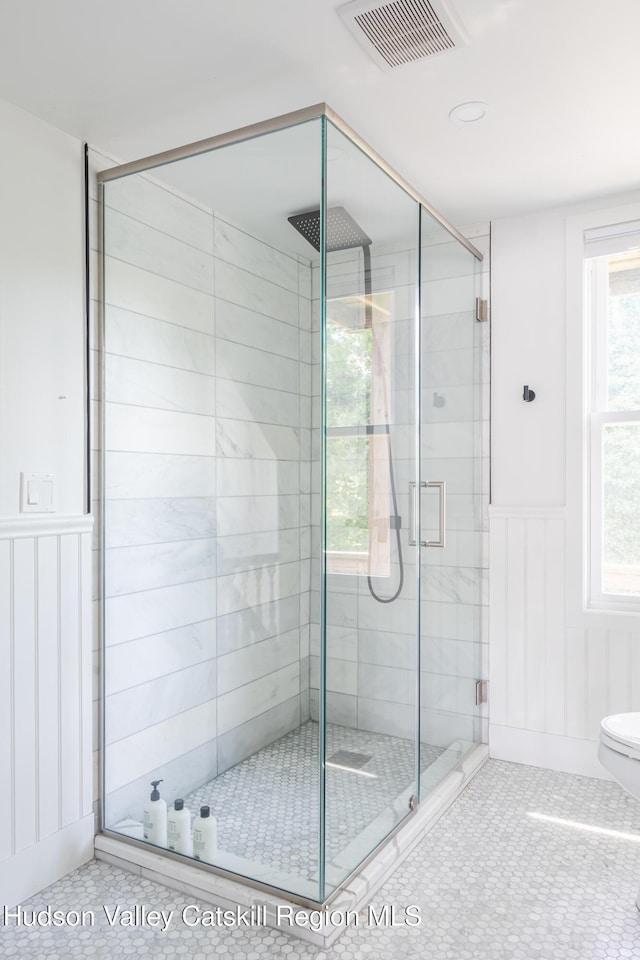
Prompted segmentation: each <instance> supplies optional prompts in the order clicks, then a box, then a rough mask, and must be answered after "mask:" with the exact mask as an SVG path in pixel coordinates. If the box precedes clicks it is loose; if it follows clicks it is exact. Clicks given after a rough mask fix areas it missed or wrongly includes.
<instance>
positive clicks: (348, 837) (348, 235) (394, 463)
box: [312, 123, 419, 896]
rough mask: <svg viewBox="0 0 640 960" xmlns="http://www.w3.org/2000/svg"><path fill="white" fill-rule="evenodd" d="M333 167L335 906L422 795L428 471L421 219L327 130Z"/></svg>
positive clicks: (322, 692) (327, 800) (327, 623)
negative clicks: (420, 675)
mask: <svg viewBox="0 0 640 960" xmlns="http://www.w3.org/2000/svg"><path fill="white" fill-rule="evenodd" d="M327 161H328V162H327V170H326V174H327V175H326V184H327V197H326V229H325V234H326V235H325V246H326V254H325V264H326V269H325V276H324V277H318V281H319V282H318V287H317V290H318V292H320V285H321V283H322V282H323V283H324V292H325V300H324V305H325V311H324V316H322V322H323V326H324V340H323V344H324V349H323V356H322V375H319V377H318V379H319V381H320V382H321V383H322V384H323V389H324V419H323V428H324V430H323V437H322V442H323V447H324V453H325V456H324V460H325V464H326V479H325V490H324V498H323V504H322V511H321V523H322V521H324V522H323V539H324V550H323V556H324V563H325V569H324V596H323V601H324V602H323V605H322V611H321V616H322V619H323V621H324V624H323V626H324V630H319V631H318V634H317V636H318V639H319V648H320V649H319V652H320V658H319V659H320V670H319V672H318V681H319V701H320V706H321V710H320V714H319V716H320V722H321V724H324V738H325V750H324V756H325V764H324V794H323V799H324V809H323V817H324V819H323V823H324V831H323V832H324V838H325V842H324V849H325V883H324V893H325V896H327V895H328V894H329V893H330V892H331V891H332V890H334V889H335V888H336V887H337V886H339V885H340V884H341V883H342V882H343V881H344V880H345V878H346V877H347V876H348V875H349V874H350V873H351V872H352V871H353V870H354V869H355V868H356V867H357V866H358V864H359V863H361V862H362V861H363V860H364V859H365V858H366V857H367V856H368V855H369V854H370V852H371V851H372V850H373V849H374V848H375V847H376V846H377V845H378V844H379V843H380V842H381V841H383V840H384V839H385V837H386V836H388V834H389V833H390V832H391V831H392V830H393V829H394V828H395V827H396V826H397V825H398V823H400V821H401V820H402V819H404V817H406V816H407V815H408V814H409V812H410V810H411V807H412V802H411V801H412V797H414V795H416V794H417V793H418V790H417V782H416V770H417V739H418V738H417V709H418V706H417V704H418V701H417V680H416V678H417V652H418V643H417V620H418V617H417V598H418V590H417V577H418V563H417V560H418V557H417V546H416V543H415V536H414V535H412V532H411V530H410V526H412V517H414V516H415V514H414V505H415V498H414V497H413V496H411V497H410V490H412V491H415V485H416V483H417V473H418V469H417V468H418V464H417V399H418V398H417V332H418V329H417V301H418V296H417V295H418V284H417V281H418V253H419V233H418V228H419V206H418V204H417V203H416V202H415V200H413V199H412V198H411V197H410V196H409V195H408V194H407V193H406V192H405V191H404V190H403V189H402V188H401V187H400V186H399V185H398V184H397V183H396V182H395V181H394V180H393V179H392V178H390V177H389V176H388V175H387V174H386V173H384V172H383V171H382V170H381V169H380V168H379V167H378V166H377V165H376V164H374V163H373V161H372V160H371V159H370V158H369V157H367V156H366V154H364V153H363V152H362V151H361V150H359V149H358V148H357V147H356V146H355V145H354V144H353V143H352V142H351V141H350V140H348V138H347V137H345V136H344V135H343V134H342V133H341V132H340V131H339V130H337V129H336V128H334V127H333V126H332V125H331V124H330V123H328V124H327ZM411 485H413V486H411ZM313 686H314V684H313V683H312V696H313ZM312 703H313V700H312ZM322 708H324V709H322Z"/></svg>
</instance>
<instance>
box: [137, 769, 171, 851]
mask: <svg viewBox="0 0 640 960" xmlns="http://www.w3.org/2000/svg"><path fill="white" fill-rule="evenodd" d="M159 783H162V780H152V781H151V786H152V787H153V790H152V791H151V796H150V798H149V799H148V800H147V802H146V803H145V806H144V832H143V836H144V839H145V840H148V841H149V843H154V844H155V845H156V847H166V845H167V804H166V802H165V801H164V800H162V799H161V797H160V792H159V790H158V784H159Z"/></svg>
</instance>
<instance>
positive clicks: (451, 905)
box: [0, 761, 640, 960]
mask: <svg viewBox="0 0 640 960" xmlns="http://www.w3.org/2000/svg"><path fill="white" fill-rule="evenodd" d="M639 885H640V804H639V803H638V802H637V801H635V800H634V799H633V798H631V797H629V796H627V795H626V794H624V793H623V791H622V789H621V788H620V787H619V786H618V785H617V784H614V783H608V782H604V781H598V780H591V779H587V778H584V777H577V776H571V775H568V774H562V773H556V772H553V771H548V770H540V769H537V768H534V767H525V766H521V765H518V764H509V763H501V762H498V761H490V762H489V763H488V764H487V765H486V766H485V767H484V768H483V769H482V770H481V771H480V772H479V774H478V775H477V776H476V777H475V779H474V780H473V781H472V782H471V784H470V785H469V786H468V787H467V789H466V790H465V791H464V793H463V794H462V796H461V797H460V798H459V799H458V800H457V801H456V803H455V804H454V805H453V807H452V808H451V809H450V810H449V811H448V812H447V813H446V814H445V815H444V816H443V817H442V819H441V820H440V821H439V822H438V823H437V824H436V825H435V827H434V828H433V829H432V830H431V832H430V833H428V834H427V836H426V837H425V838H424V839H423V840H422V841H421V843H420V844H419V845H418V846H417V847H416V848H415V850H414V851H413V852H412V853H411V854H410V856H409V857H408V858H407V860H405V862H404V863H403V864H402V865H401V866H400V867H399V868H398V870H397V871H396V873H395V874H394V876H393V877H392V878H391V879H390V880H389V881H388V882H387V883H386V884H385V885H384V887H383V888H382V889H381V890H380V891H379V892H378V894H377V895H376V897H375V901H374V903H375V906H376V908H377V909H378V910H380V909H381V908H382V907H383V906H384V905H385V904H388V905H389V906H390V907H391V906H395V907H396V918H397V919H398V918H399V920H398V922H400V924H401V925H399V926H395V927H389V926H378V927H376V926H373V925H370V924H368V923H367V922H366V918H365V917H364V916H363V918H362V922H361V923H359V924H358V925H357V926H352V927H350V928H349V929H347V931H346V932H345V933H344V935H343V936H342V937H341V939H340V940H339V941H338V942H337V943H336V944H335V946H334V947H332V948H331V949H330V950H327V951H324V950H321V949H319V948H314V947H310V946H309V945H307V944H305V943H303V942H301V941H299V940H296V939H293V938H291V937H289V936H288V935H286V934H284V933H279V932H274V931H273V930H270V929H268V928H255V929H251V928H248V929H247V928H244V927H229V928H205V927H202V926H197V927H189V926H187V925H186V924H185V923H184V922H183V921H182V919H181V912H182V910H183V908H184V906H185V905H186V904H187V903H189V902H192V901H190V900H189V898H188V897H185V896H183V895H182V894H177V893H176V892H175V891H172V890H168V889H167V888H165V887H162V886H159V885H158V884H155V883H152V882H150V881H147V880H144V879H141V878H140V877H139V876H136V875H134V874H129V873H124V872H123V871H121V870H119V869H116V868H114V867H111V866H109V865H107V864H105V863H99V862H93V863H90V864H88V865H87V866H85V867H82V868H81V869H79V870H76V871H75V872H74V873H72V874H70V875H69V876H68V877H65V878H64V879H63V880H61V881H59V882H58V883H55V884H53V885H52V886H51V887H49V888H48V889H46V890H44V891H42V893H40V894H38V895H37V896H36V897H33V898H32V899H31V900H29V901H28V902H25V903H23V904H22V905H21V906H22V909H23V911H24V912H25V915H26V916H27V917H28V916H29V915H30V914H31V912H32V911H34V910H42V909H44V908H46V907H47V906H50V907H51V909H52V910H61V911H63V912H65V911H87V912H89V914H88V916H90V914H91V913H93V915H94V916H95V922H94V923H93V925H88V924H87V925H86V926H80V925H79V926H75V927H74V926H69V925H66V926H61V927H48V926H40V927H27V926H16V925H15V921H12V920H10V921H9V924H8V925H6V926H3V927H0V956H2V957H3V958H5V957H6V958H9V957H11V958H20V960H36V958H37V960H67V958H72V957H80V958H82V957H87V958H89V957H91V958H96V960H111V958H121V957H132V958H136V957H145V958H147V957H148V958H152V957H156V958H159V960H178V958H180V957H185V958H193V960H205V958H209V957H213V958H215V957H220V958H226V957H228V958H229V960H231V958H233V957H238V958H243V960H267V958H271V957H274V958H275V957H278V958H287V960H298V958H303V957H314V958H317V960H324V958H327V960H329V958H331V960H378V958H380V960H383V958H384V960H389V958H391V960H396V958H397V960H404V958H409V957H411V958H417V960H626V958H630V960H636V958H637V960H640V914H639V913H638V910H637V908H636V906H635V897H636V894H637V892H638V886H639ZM136 905H138V906H139V907H145V908H146V909H147V910H155V911H158V914H159V912H160V911H162V910H164V911H165V912H166V911H174V913H173V915H172V919H171V920H170V921H169V924H168V926H167V927H166V929H165V930H164V931H163V930H162V929H161V924H162V921H161V920H160V923H159V925H158V926H155V927H154V926H151V925H149V924H148V923H147V924H144V925H143V924H142V923H140V922H139V923H138V925H136V926H124V925H120V924H119V923H115V924H114V926H113V927H110V926H109V924H108V921H107V916H106V912H105V907H106V910H107V911H108V912H109V914H110V915H111V916H113V911H114V909H115V908H116V907H117V906H119V907H120V908H121V915H122V911H126V910H132V909H133V908H134V907H135V906H136ZM198 906H199V908H200V909H202V910H205V909H207V905H206V904H199V905H198ZM410 906H412V907H416V908H418V909H416V910H412V911H411V912H410V915H411V916H415V915H416V914H417V913H418V912H419V915H420V920H421V922H420V924H419V925H417V926H409V925H404V924H402V918H403V916H404V911H405V909H406V908H407V907H410Z"/></svg>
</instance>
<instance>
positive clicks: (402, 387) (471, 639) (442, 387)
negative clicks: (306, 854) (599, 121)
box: [311, 231, 489, 746]
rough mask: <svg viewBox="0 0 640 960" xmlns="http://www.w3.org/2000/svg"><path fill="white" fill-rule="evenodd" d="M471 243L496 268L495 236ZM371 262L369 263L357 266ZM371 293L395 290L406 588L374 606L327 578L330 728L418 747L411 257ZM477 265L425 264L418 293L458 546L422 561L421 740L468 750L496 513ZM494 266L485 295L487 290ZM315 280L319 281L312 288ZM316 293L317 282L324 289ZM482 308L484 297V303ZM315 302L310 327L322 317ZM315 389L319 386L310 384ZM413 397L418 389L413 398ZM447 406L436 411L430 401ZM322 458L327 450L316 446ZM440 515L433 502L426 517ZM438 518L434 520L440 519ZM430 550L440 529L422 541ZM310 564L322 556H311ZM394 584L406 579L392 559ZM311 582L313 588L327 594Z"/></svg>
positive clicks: (343, 263)
mask: <svg viewBox="0 0 640 960" xmlns="http://www.w3.org/2000/svg"><path fill="white" fill-rule="evenodd" d="M473 242H474V243H475V244H476V246H478V247H479V248H480V249H481V250H482V252H483V253H484V254H485V257H488V253H489V243H488V236H487V235H486V234H485V233H484V232H482V233H478V232H477V231H476V235H475V236H474V239H473ZM360 259H361V258H360ZM335 261H336V262H334V263H333V264H332V265H331V267H330V268H329V271H328V277H327V285H328V289H329V291H331V287H332V281H333V282H334V285H335V286H336V287H339V285H340V280H339V278H340V277H341V276H342V275H346V274H347V273H348V272H349V271H351V274H352V276H354V275H356V274H357V271H358V270H359V269H360V270H361V265H360V264H359V262H358V259H357V258H356V259H352V258H351V257H350V256H348V255H342V257H336V258H335ZM372 263H373V271H372V272H373V282H374V292H375V290H376V286H377V288H378V289H380V290H383V289H385V288H386V289H389V288H390V287H392V288H393V289H394V316H395V320H394V322H393V324H392V327H391V352H392V384H391V394H392V395H391V400H392V413H391V420H392V423H393V424H394V426H392V447H393V457H394V466H395V474H396V485H397V490H398V506H399V512H400V515H401V517H403V529H402V532H401V536H402V550H403V557H404V564H405V581H404V587H403V591H402V595H401V597H400V598H399V599H398V600H396V601H394V602H393V603H391V604H388V605H385V604H380V603H378V602H376V601H375V600H374V599H373V598H372V597H371V595H370V594H369V591H368V587H367V582H366V578H364V577H352V576H345V575H333V576H329V578H328V583H327V716H328V719H329V720H330V722H332V723H344V724H347V725H348V726H353V727H358V728H360V729H365V730H371V731H375V732H379V733H385V734H390V735H394V736H401V737H408V738H413V737H414V736H415V696H416V684H415V668H416V646H415V640H414V637H415V622H416V613H415V584H416V577H415V551H414V550H413V549H412V548H411V547H409V544H408V524H407V518H408V494H407V491H408V483H409V480H410V479H411V478H412V476H413V471H414V469H415V463H414V460H413V443H414V441H413V436H414V422H415V416H414V414H413V412H412V409H411V408H412V404H413V402H414V401H413V397H414V393H413V384H412V383H410V380H411V377H412V367H413V356H412V354H411V352H410V351H411V348H410V343H411V336H412V334H411V321H410V320H409V319H405V318H409V317H410V316H411V313H412V309H413V303H412V301H413V297H414V290H413V287H412V286H411V278H412V276H414V273H415V266H414V265H413V262H412V260H411V258H410V257H409V255H408V254H407V252H406V251H404V252H403V251H397V252H395V253H389V254H387V255H381V254H379V253H378V254H377V255H375V254H374V256H373V261H372ZM469 266H470V256H469V254H468V253H466V251H464V250H463V249H462V254H461V255H459V256H456V253H455V250H454V249H453V248H452V246H451V245H450V244H444V245H441V246H439V247H436V248H433V247H432V248H429V249H425V250H424V251H423V289H422V303H423V308H422V313H423V325H422V396H421V406H422V418H423V433H422V447H421V449H422V464H421V469H422V476H423V478H424V477H428V478H431V479H440V478H441V477H443V476H445V477H447V478H448V542H447V547H446V549H444V550H439V549H438V550H436V549H434V550H429V551H428V552H426V551H424V550H423V551H422V556H421V563H422V568H421V593H422V596H421V698H422V710H421V736H422V739H423V741H425V742H428V743H430V744H433V745H436V746H448V745H449V744H450V743H451V742H452V740H453V739H456V738H458V737H460V738H463V739H465V740H475V739H478V738H479V737H480V736H482V738H483V739H486V731H484V730H483V729H479V728H478V718H477V712H476V709H475V681H476V680H477V679H480V678H481V677H484V676H486V675H487V672H486V671H487V661H488V646H487V644H488V627H487V610H488V607H487V604H488V591H487V573H488V544H487V509H488V496H489V470H488V463H489V461H488V456H489V446H488V443H489V435H488V417H489V324H479V323H477V322H476V321H475V317H474V315H473V310H472V306H474V296H475V280H474V277H473V275H472V274H471V273H470V272H469ZM488 269H489V266H488V262H487V260H485V263H484V274H483V276H482V277H481V278H480V281H479V286H480V289H482V288H484V289H485V290H486V289H488ZM316 272H317V271H315V270H314V279H315V274H316ZM315 289H317V287H316V285H315V283H314V290H315ZM485 295H486V294H485ZM317 316H318V309H317V302H316V301H314V317H316V318H317ZM314 382H315V383H319V378H318V377H315V378H314ZM407 387H409V389H407ZM435 394H438V398H444V403H443V404H441V401H440V399H438V402H437V403H434V396H435ZM314 442H315V443H317V444H318V445H319V442H320V440H319V437H317V438H316V437H314ZM434 506H435V504H434V503H432V504H429V501H428V500H426V499H423V507H424V508H426V510H427V517H429V516H431V515H432V514H431V510H433V509H434ZM319 510H320V504H319V495H318V496H316V492H315V491H314V526H313V527H312V541H313V543H314V547H315V545H316V544H317V542H318V541H319V530H318V527H317V525H315V524H316V523H317V518H318V517H319ZM434 514H435V511H434ZM423 536H428V537H429V538H434V537H435V536H437V530H435V529H429V527H428V523H427V528H426V529H423ZM315 555H316V554H315V552H314V556H315ZM392 561H393V562H392V569H391V576H390V578H389V581H388V584H387V583H385V582H384V581H378V582H377V589H378V591H379V593H380V594H381V595H389V594H391V593H393V590H394V589H395V586H396V585H397V583H398V576H399V569H398V564H397V556H396V553H395V549H393V550H392ZM316 573H317V571H316V570H315V565H314V571H313V577H312V583H317V582H318V579H317V576H316ZM319 604H320V598H319V594H317V593H313V594H312V611H313V613H312V627H311V652H312V657H311V710H312V716H317V709H318V687H319V649H320V627H319Z"/></svg>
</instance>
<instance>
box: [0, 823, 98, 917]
mask: <svg viewBox="0 0 640 960" xmlns="http://www.w3.org/2000/svg"><path fill="white" fill-rule="evenodd" d="M94 833H95V821H94V818H93V814H92V813H91V814H89V815H88V816H86V817H83V818H82V820H78V821H77V822H76V823H71V824H69V826H68V827H64V828H63V829H62V830H59V831H58V832H57V833H53V834H51V836H50V837H46V838H45V839H44V840H40V841H39V842H38V843H35V844H34V845H33V846H32V847H27V848H26V849H25V850H21V851H20V853H16V854H15V855H14V856H12V857H8V858H7V859H6V860H3V861H2V862H0V904H6V905H7V906H9V905H10V906H11V908H12V909H13V907H15V906H17V905H18V904H21V903H22V902H23V901H24V900H27V899H28V898H29V897H32V896H33V895H34V894H36V893H38V892H39V891H40V890H43V889H44V888H45V887H48V886H49V884H51V883H55V881H56V880H60V879H61V877H65V876H66V875H67V874H68V873H71V871H72V870H76V869H77V868H78V867H81V866H82V864H83V863H87V861H89V860H92V859H93V837H94Z"/></svg>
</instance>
